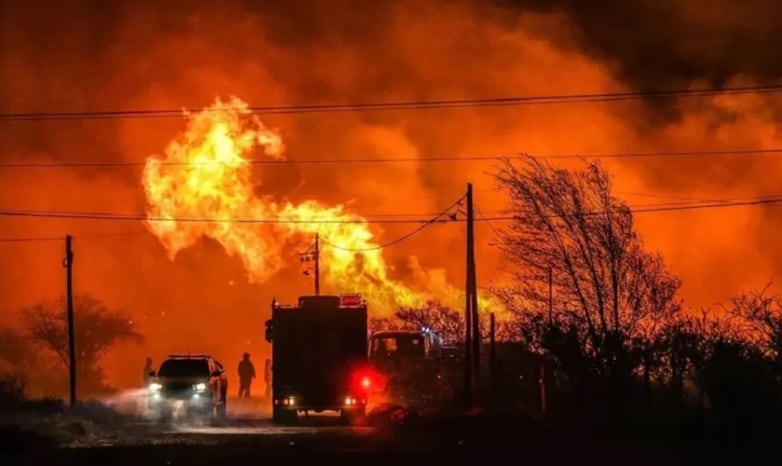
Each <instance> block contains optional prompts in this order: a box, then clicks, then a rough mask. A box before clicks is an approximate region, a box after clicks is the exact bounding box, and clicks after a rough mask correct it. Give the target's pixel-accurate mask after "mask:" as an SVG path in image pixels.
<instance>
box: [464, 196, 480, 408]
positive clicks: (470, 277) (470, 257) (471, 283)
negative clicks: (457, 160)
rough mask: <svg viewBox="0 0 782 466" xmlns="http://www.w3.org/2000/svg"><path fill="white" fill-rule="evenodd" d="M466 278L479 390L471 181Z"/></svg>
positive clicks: (476, 389)
mask: <svg viewBox="0 0 782 466" xmlns="http://www.w3.org/2000/svg"><path fill="white" fill-rule="evenodd" d="M466 207H467V280H466V282H467V283H466V288H467V293H466V307H467V310H468V312H469V313H470V324H471V330H472V331H471V342H470V343H471V346H472V351H471V362H472V366H473V368H472V380H473V382H472V387H473V390H474V392H475V393H476V394H477V393H479V392H480V368H481V330H480V320H479V318H478V289H477V288H478V286H477V281H476V278H475V215H474V211H473V197H472V183H467V206H466Z"/></svg>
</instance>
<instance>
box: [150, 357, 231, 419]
mask: <svg viewBox="0 0 782 466" xmlns="http://www.w3.org/2000/svg"><path fill="white" fill-rule="evenodd" d="M149 375H150V376H151V378H152V382H151V383H150V384H149V387H148V390H149V395H150V398H149V407H150V410H151V411H152V413H154V414H158V415H160V416H161V417H168V416H169V415H170V414H171V412H172V410H173V405H174V404H181V405H183V407H185V409H186V412H187V414H206V415H211V416H217V417H219V418H224V417H225V414H226V398H227V393H228V380H227V378H226V376H225V369H223V365H222V364H220V362H219V361H217V360H216V359H214V358H213V357H211V356H209V355H171V356H169V357H168V359H166V360H165V361H163V364H161V365H160V370H159V371H158V372H157V373H154V372H152V373H150V374H149Z"/></svg>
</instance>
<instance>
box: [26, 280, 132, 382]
mask: <svg viewBox="0 0 782 466" xmlns="http://www.w3.org/2000/svg"><path fill="white" fill-rule="evenodd" d="M22 318H23V322H24V325H25V327H26V329H27V333H28V334H29V336H30V338H31V339H33V340H34V341H37V342H39V343H40V344H42V345H43V346H44V347H45V348H47V349H48V350H50V351H51V352H52V353H53V354H55V355H56V356H57V358H58V359H59V360H60V361H61V362H62V364H63V365H64V367H65V368H68V367H69V358H68V327H67V315H66V302H65V298H63V297H61V298H59V299H58V300H56V301H54V302H51V303H40V304H37V305H35V306H32V307H28V308H26V309H24V310H23V311H22ZM74 328H75V333H74V337H75V345H76V371H77V376H78V377H79V381H80V384H81V385H82V386H83V388H84V389H85V391H87V392H90V391H98V390H101V389H103V369H102V367H101V366H100V362H101V359H102V358H103V357H104V356H105V355H106V353H107V352H108V351H109V350H110V349H111V348H112V347H113V346H114V345H115V344H116V343H118V342H121V341H133V342H136V343H140V342H142V341H143V336H142V335H141V334H140V333H139V332H138V331H137V330H136V328H135V326H134V325H133V323H132V322H131V320H130V319H129V318H128V317H127V316H126V315H124V314H123V313H121V312H120V311H118V310H113V309H109V308H107V307H106V306H105V305H104V304H103V303H102V302H101V301H100V300H98V299H96V298H94V297H92V296H89V295H77V296H75V297H74Z"/></svg>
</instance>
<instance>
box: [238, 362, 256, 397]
mask: <svg viewBox="0 0 782 466" xmlns="http://www.w3.org/2000/svg"><path fill="white" fill-rule="evenodd" d="M254 378H255V366H253V363H252V362H251V361H250V353H244V355H243V356H242V360H241V361H240V362H239V398H250V385H251V384H252V382H253V379H254Z"/></svg>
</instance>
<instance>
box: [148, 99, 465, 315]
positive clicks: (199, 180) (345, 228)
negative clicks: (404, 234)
mask: <svg viewBox="0 0 782 466" xmlns="http://www.w3.org/2000/svg"><path fill="white" fill-rule="evenodd" d="M187 117H188V126H187V130H186V131H185V132H184V134H182V135H181V136H180V137H178V138H177V139H176V140H174V141H172V142H171V143H170V144H169V146H168V147H167V149H166V151H165V155H164V156H162V157H161V156H152V157H149V158H148V159H147V163H146V166H145V169H144V173H143V180H142V181H143V185H144V190H145V192H146V195H147V201H148V209H147V213H148V219H149V220H148V221H147V222H146V225H147V228H149V230H150V231H151V232H152V233H154V234H155V235H156V236H157V237H158V238H159V239H160V241H161V242H162V243H163V244H164V245H165V247H166V248H167V250H168V252H169V257H170V258H171V259H172V260H173V259H174V258H175V257H176V255H177V253H178V252H179V251H181V250H183V249H185V248H187V247H190V246H192V245H194V244H195V243H196V242H197V241H198V240H199V239H200V238H202V237H209V238H212V239H214V240H216V241H218V242H219V243H220V244H221V245H222V246H223V248H225V251H226V252H227V253H228V254H229V255H230V256H238V257H239V258H240V259H241V260H242V262H243V264H244V267H245V269H246V270H247V274H248V279H249V281H250V282H251V283H264V282H266V281H267V280H269V279H270V278H271V277H272V276H273V275H275V274H276V273H277V272H279V271H280V270H281V269H283V268H284V267H286V266H288V265H291V264H295V263H298V258H297V253H298V252H300V251H302V250H305V249H306V248H307V247H309V245H310V244H311V243H312V241H313V238H314V235H315V234H316V233H318V234H319V235H320V238H321V239H322V240H323V243H324V244H323V246H322V247H321V269H322V271H323V279H324V282H325V284H326V290H327V291H326V292H327V293H349V292H360V293H362V294H363V295H364V296H366V297H367V298H368V300H369V301H370V303H371V306H370V308H372V309H375V310H377V308H378V307H380V308H381V309H386V310H388V309H393V308H395V307H396V306H420V305H423V304H425V303H426V301H427V300H430V299H433V298H439V299H440V300H442V301H443V302H446V303H448V302H451V303H452V304H454V305H457V304H458V303H459V302H460V301H457V299H458V297H459V294H460V291H459V290H457V289H456V288H454V287H451V286H450V285H446V286H444V288H443V289H441V290H439V291H440V293H441V295H440V296H428V295H427V294H426V293H425V292H424V291H421V289H422V288H424V289H425V288H426V286H425V284H424V286H423V287H419V288H418V289H416V288H415V287H408V286H407V285H405V284H403V283H401V282H400V281H397V280H393V279H391V278H389V274H388V270H389V267H388V265H387V263H386V261H385V259H384V257H383V251H382V249H380V248H378V241H376V240H375V235H374V234H373V233H372V231H371V230H370V226H369V224H368V223H367V222H366V220H365V219H364V218H362V217H360V216H358V215H356V214H352V213H350V212H348V211H347V210H346V209H345V207H344V206H341V205H336V206H327V205H324V204H322V203H320V202H318V201H316V200H308V201H304V202H301V203H299V204H293V203H291V202H288V201H285V200H281V199H275V198H273V197H272V196H269V195H264V194H260V195H259V194H256V191H255V190H256V185H255V184H254V182H253V176H252V174H253V173H252V168H253V165H252V164H251V163H250V160H251V159H252V154H253V153H263V154H265V155H266V156H267V157H271V158H273V159H278V160H279V159H282V158H283V151H284V149H285V145H284V143H283V141H282V138H281V136H280V134H279V133H278V132H277V131H276V130H274V129H271V128H267V127H266V126H264V125H263V123H262V122H261V121H260V119H259V118H258V117H257V116H255V115H252V114H251V112H250V111H249V110H248V108H247V104H245V103H244V102H242V101H241V100H240V99H238V98H236V97H233V98H231V99H230V100H228V101H227V102H223V101H221V100H220V99H218V100H217V101H216V102H215V104H214V105H212V106H211V107H209V108H207V109H204V110H203V111H202V112H200V113H196V114H187ZM188 219H189V220H205V221H187V220H188ZM264 222H265V223H264ZM356 250H358V251H360V252H355V251H356Z"/></svg>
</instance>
